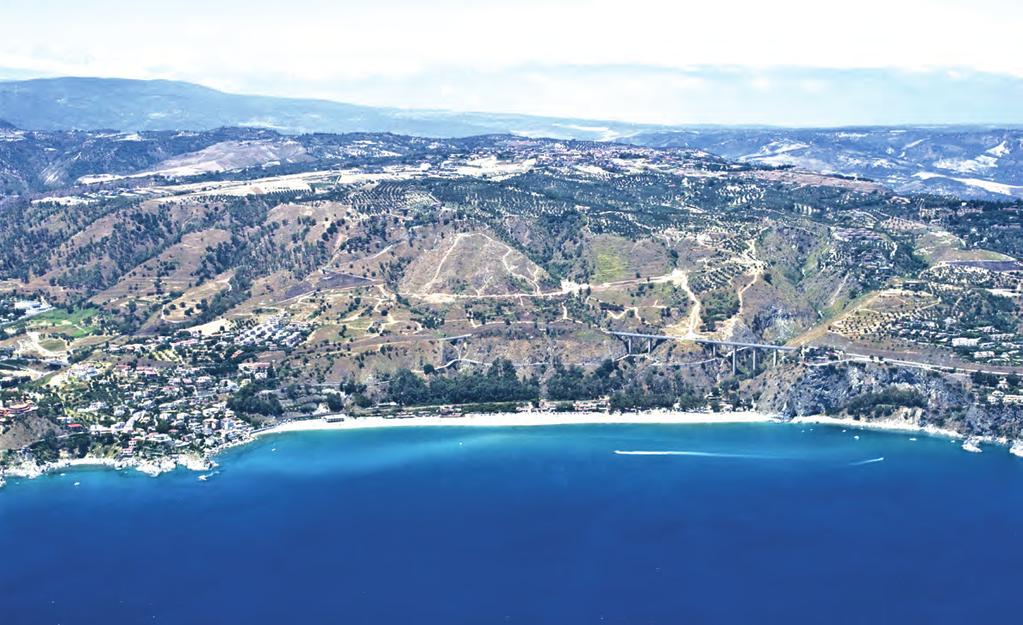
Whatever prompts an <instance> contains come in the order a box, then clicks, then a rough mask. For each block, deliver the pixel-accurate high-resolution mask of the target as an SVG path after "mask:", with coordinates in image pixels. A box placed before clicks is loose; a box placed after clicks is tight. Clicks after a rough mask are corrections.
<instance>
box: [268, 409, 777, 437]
mask: <svg viewBox="0 0 1023 625" xmlns="http://www.w3.org/2000/svg"><path fill="white" fill-rule="evenodd" d="M771 421H779V418H778V417H776V416H774V415H770V414H765V413H761V412H675V411H668V410H665V411H646V412H622V413H605V412H508V413H488V414H467V415H464V416H453V417H444V416H439V415H430V416H422V417H407V418H396V417H358V418H353V417H345V418H343V419H342V420H330V421H328V420H327V419H325V418H318V419H302V420H295V421H289V422H287V423H282V424H281V425H278V426H274V427H272V428H267V429H265V430H261V431H259V432H258V433H256V436H266V435H268V434H281V433H285V432H306V431H315V430H360V429H368V428H388V427H436V426H466V427H537V426H544V425H601V424H630V423H632V424H664V425H697V424H720V423H767V422H771Z"/></svg>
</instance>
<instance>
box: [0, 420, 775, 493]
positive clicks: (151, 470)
mask: <svg viewBox="0 0 1023 625" xmlns="http://www.w3.org/2000/svg"><path fill="white" fill-rule="evenodd" d="M330 419H331V420H328V417H319V418H314V419H296V420H292V421H287V422H285V423H281V424H278V425H275V426H272V427H269V428H264V429H261V430H256V431H254V432H252V433H251V434H249V435H247V436H245V437H242V438H238V439H236V440H233V441H230V442H228V443H225V444H223V445H220V446H218V447H215V448H213V449H210V450H207V451H206V452H205V453H204V454H202V455H198V454H195V453H187V454H177V455H171V456H165V457H162V458H157V459H153V460H148V459H142V458H128V459H114V458H97V457H85V458H73V459H62V460H57V461H54V462H51V463H47V464H38V463H36V462H31V463H23V464H21V465H16V466H14V467H11V468H8V469H7V470H6V472H0V487H3V485H4V483H5V478H24V479H35V478H37V477H40V476H42V475H45V474H47V473H55V472H58V471H62V470H64V469H68V468H73V467H94V468H102V469H113V470H116V471H123V470H127V469H134V470H136V471H138V472H140V473H143V474H145V475H148V476H150V477H156V476H159V475H161V474H163V473H167V472H170V471H173V470H175V469H177V468H178V467H183V468H185V469H188V470H190V471H195V472H197V473H202V472H205V471H209V470H211V469H214V468H216V467H217V466H218V465H217V462H216V461H215V460H214V458H215V457H216V456H218V455H219V454H221V453H223V452H225V451H227V450H229V449H233V448H235V447H241V446H244V445H247V444H249V443H251V442H252V441H254V440H256V439H257V438H260V437H263V436H268V435H273V434H286V433H290V432H313V431H324V430H362V429H376V428H390V427H438V426H442V427H540V426H551V425H601V424H606V425H627V424H630V423H631V424H645V425H657V424H662V425H671V424H675V425H699V424H725V423H768V422H780V421H782V419H780V417H778V416H776V415H771V414H767V413H760V412H678V411H671V410H650V411H643V412H624V413H606V412H509V413H469V414H466V415H461V416H440V415H429V416H421V417H347V416H344V417H340V419H338V417H337V416H333V417H330ZM333 419H338V420H333ZM200 477H203V476H200Z"/></svg>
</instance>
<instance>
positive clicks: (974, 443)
mask: <svg viewBox="0 0 1023 625" xmlns="http://www.w3.org/2000/svg"><path fill="white" fill-rule="evenodd" d="M789 423H800V424H804V425H829V426H832V427H843V428H855V429H859V430H873V431H879V432H892V433H903V434H925V435H927V436H935V437H939V438H947V439H950V440H952V441H954V442H959V441H960V440H962V441H963V444H962V448H963V449H964V450H966V451H969V452H971V453H980V452H981V451H983V450H982V449H981V448H980V444H981V443H984V444H986V445H996V446H999V447H1006V448H1007V449H1008V450H1009V453H1010V454H1012V455H1013V456H1018V457H1020V458H1023V440H1011V439H1007V438H1004V437H996V436H976V435H967V434H963V433H962V432H957V431H955V430H950V429H948V428H941V427H938V426H936V425H920V424H917V423H912V422H910V421H902V420H899V419H891V418H889V419H879V420H876V421H862V420H856V419H852V418H849V417H844V418H843V417H828V416H824V415H812V416H802V417H793V418H792V419H790V420H789Z"/></svg>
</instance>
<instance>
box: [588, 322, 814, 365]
mask: <svg viewBox="0 0 1023 625" xmlns="http://www.w3.org/2000/svg"><path fill="white" fill-rule="evenodd" d="M605 333H606V334H609V335H611V336H614V337H617V338H619V339H622V340H624V341H625V345H626V348H627V349H628V353H629V354H633V353H634V352H633V351H632V341H633V339H636V340H639V341H645V342H646V353H648V354H649V353H650V352H651V351H652V350H653V348H654V347H655V346H656V345H657V344H658V343H661V342H663V341H677V342H680V343H695V344H697V345H707V346H710V349H711V351H712V353H713V355H714V356H715V357H717V355H718V348H719V347H720V348H724V349H725V353H724V355H723V357H728V356H731V358H732V374H735V372H736V371H737V369H738V354H739V352H742V351H749V352H750V353H751V354H752V356H753V369H754V370H756V368H757V350H764V351H769V352H771V356H772V360H773V364H775V365H777V364H778V354H779V353H780V354H781V355H782V358H783V359H784V358H785V355H786V354H788V353H792V352H796V353H798V354H799V355H800V357H802V354H803V350H802V348H800V347H789V346H787V345H772V344H770V343H746V342H742V341H718V340H715V339H705V338H699V337H685V336H672V335H670V334H645V333H642V332H616V331H614V330H605ZM728 350H730V351H728Z"/></svg>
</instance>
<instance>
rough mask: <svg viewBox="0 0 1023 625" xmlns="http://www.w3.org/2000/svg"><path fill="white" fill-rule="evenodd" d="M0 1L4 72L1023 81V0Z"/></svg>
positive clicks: (431, 100) (370, 92)
mask: <svg viewBox="0 0 1023 625" xmlns="http://www.w3.org/2000/svg"><path fill="white" fill-rule="evenodd" d="M0 15H2V16H3V21H4V24H5V25H4V28H3V33H4V36H3V37H0V76H3V75H6V76H7V77H9V78H24V77H29V76H59V75H78V76H108V77H125V78H168V79H177V80H187V81H191V82H197V83H200V84H204V85H207V86H211V87H214V88H218V89H223V90H226V91H232V92H237V93H258V94H265V95H279V96H294V97H318V98H326V99H332V100H339V101H344V102H352V103H358V104H370V105H379V106H395V107H402V108H437V109H448V110H471V111H489V112H514V113H527V114H539V115H553V116H565V117H579V118H594V119H613V120H623V121H634V122H648V123H671V124H679V123H682V124H684V123H779V124H785V125H814V124H817V125H820V124H836V123H842V122H849V123H864V122H868V121H871V120H873V121H875V122H878V123H913V122H927V123H930V122H934V121H941V120H934V119H932V117H933V115H934V113H935V112H936V113H937V114H938V117H942V115H946V116H947V117H948V118H949V119H947V120H944V121H977V122H1012V123H1021V122H1023V111H1020V112H1018V113H1017V112H1016V111H1015V108H1023V107H1015V108H1014V107H1012V106H1010V105H1009V104H1008V103H1006V102H998V101H997V100H1000V99H1005V98H1006V97H1009V96H1012V95H1015V94H1017V93H1018V91H1019V88H1020V87H1019V85H1021V84H1023V54H1020V53H1019V50H1018V40H1019V33H1020V32H1023V2H1019V0H926V1H925V0H855V1H852V0H832V1H827V0H814V1H811V0H772V1H771V2H767V1H763V0H756V1H753V0H731V1H728V2H720V1H718V2H711V1H709V0H701V1H699V2H691V1H687V0H676V1H674V2H664V1H659V0H628V1H618V2H612V1H607V0H547V1H539V0H516V1H508V2H493V1H491V0H431V1H429V2H426V1H422V0H420V1H418V2H417V1H412V0H375V1H373V2H350V1H344V0H342V1H336V0H335V1H326V0H288V1H287V2H280V1H278V2H270V1H267V0H248V1H244V2H243V1H237V0H227V1H220V2H214V1H209V0H207V1H197V0H177V1H175V2H173V3H169V2H153V1H147V0H133V1H127V0H89V1H84V0H76V1H71V0H36V1H33V2H27V1H25V0H0ZM978 84H980V85H981V86H980V87H978V86H977V85H978ZM907 85H908V91H907ZM964 90H966V91H972V92H973V93H974V94H975V95H976V96H977V97H978V98H987V99H989V100H990V101H985V102H977V103H973V102H972V100H974V99H976V98H973V99H971V98H964V97H962V93H961V92H962V91H964ZM957 94H958V95H957ZM850 101H852V103H851V104H850ZM843 103H844V104H843ZM935 103H937V105H938V106H939V109H938V110H937V111H934V107H935ZM946 104H947V106H948V108H947V109H942V108H941V107H942V106H945V105H946ZM953 106H955V107H959V108H955V109H953V108H952V107H953ZM864 107H866V108H864ZM962 107H965V109H963V108H962ZM918 109H919V111H922V112H920V113H917V112H916V111H917V110H918ZM975 109H976V110H975ZM1013 115H1016V116H1017V117H1019V119H1004V118H1005V117H1006V116H1013ZM914 117H915V119H911V118H914ZM953 117H963V118H965V119H963V120H959V119H954V120H953V119H951V118H953ZM999 117H1000V118H1001V119H999Z"/></svg>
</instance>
